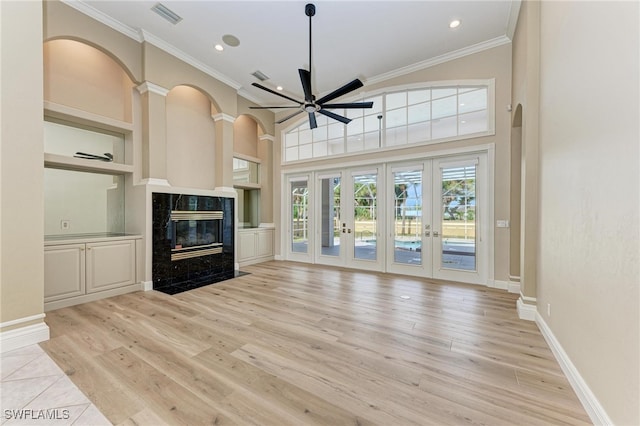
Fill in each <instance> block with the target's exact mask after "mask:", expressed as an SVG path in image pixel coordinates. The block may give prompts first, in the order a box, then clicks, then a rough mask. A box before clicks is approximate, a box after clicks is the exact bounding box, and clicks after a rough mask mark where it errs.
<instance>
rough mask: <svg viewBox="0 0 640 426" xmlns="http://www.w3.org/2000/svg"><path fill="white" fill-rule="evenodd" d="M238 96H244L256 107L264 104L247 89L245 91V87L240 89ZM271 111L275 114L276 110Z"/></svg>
mask: <svg viewBox="0 0 640 426" xmlns="http://www.w3.org/2000/svg"><path fill="white" fill-rule="evenodd" d="M238 96H242V97H243V98H245V99H246V100H248V101H251V102H253V103H254V104H256V105H260V104H261V102H262V101H261V100H260V99H258V98H256V97H255V96H253V95H252V94H251V93H249V92H247V89H245V88H244V87H241V88H240V89H238ZM270 111H274V112H275V110H270Z"/></svg>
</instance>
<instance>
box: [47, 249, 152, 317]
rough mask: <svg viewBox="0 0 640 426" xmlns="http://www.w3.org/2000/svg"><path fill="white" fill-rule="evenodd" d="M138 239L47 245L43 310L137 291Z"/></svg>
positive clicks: (138, 287)
mask: <svg viewBox="0 0 640 426" xmlns="http://www.w3.org/2000/svg"><path fill="white" fill-rule="evenodd" d="M140 241H141V240H140V239H137V238H136V239H118V240H113V241H86V242H82V243H80V242H78V243H69V242H68V241H65V242H59V243H58V242H57V243H55V244H53V243H46V244H47V245H46V246H45V248H44V302H45V310H51V309H58V308H62V307H65V306H71V305H75V304H78V303H85V302H89V301H92V300H98V299H101V298H103V297H110V296H115V295H117V294H122V293H127V292H130V291H135V290H139V289H140V286H139V285H138V283H137V280H136V244H140Z"/></svg>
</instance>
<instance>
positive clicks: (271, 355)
mask: <svg viewBox="0 0 640 426" xmlns="http://www.w3.org/2000/svg"><path fill="white" fill-rule="evenodd" d="M244 270H245V271H246V272H250V273H251V274H250V275H245V276H242V277H239V278H235V279H233V280H229V281H224V282H222V283H219V284H215V285H211V286H207V287H202V288H199V289H196V290H192V291H189V292H185V293H181V294H178V295H175V296H168V295H166V294H163V293H159V292H154V291H150V292H137V293H131V294H126V295H122V296H116V297H113V298H109V299H105V300H100V301H97V302H91V303H87V304H84V305H78V306H74V307H69V308H64V309H59V310H57V311H52V312H48V313H47V317H46V322H47V324H48V325H49V327H50V328H51V339H50V340H49V341H47V342H44V343H42V344H41V346H42V347H43V348H44V350H45V351H46V352H47V353H48V354H49V355H50V356H51V357H52V358H53V359H54V360H55V361H56V362H57V363H58V365H59V366H60V367H61V368H62V369H63V370H64V371H65V372H66V374H67V375H68V376H69V377H70V378H71V380H72V381H73V382H74V383H75V384H76V385H77V386H78V387H79V388H80V389H81V390H82V391H83V392H84V393H85V394H86V395H87V396H88V397H89V399H90V400H91V401H92V402H93V403H94V404H95V405H96V406H97V407H98V408H99V409H100V410H101V411H102V412H103V413H104V415H105V416H106V417H107V418H108V419H109V420H110V421H111V422H112V423H114V424H122V425H144V424H149V425H160V424H170V425H174V424H176V425H181V424H189V425H200V424H203V425H204V424H216V425H217V424H220V425H223V424H242V425H245V424H248V425H253V424H255V425H316V424H317V425H320V424H322V425H373V424H379V425H411V424H419V425H429V424H437V425H445V424H456V425H457V424H485V425H501V424H504V425H513V424H519V425H529V424H538V425H542V424H545V425H546V424H571V425H578V424H590V421H589V418H588V416H587V415H586V413H585V411H584V409H583V408H582V406H581V405H580V403H579V401H578V399H577V397H576V395H575V394H574V392H573V390H572V389H571V387H570V385H569V383H568V382H567V379H566V378H565V377H564V375H563V374H562V372H561V370H560V367H559V366H558V363H557V362H556V361H555V359H554V357H553V355H552V353H551V351H550V350H549V348H548V346H547V344H546V342H545V341H544V339H543V337H542V335H541V334H540V332H539V331H538V329H537V327H536V325H535V324H534V323H532V322H527V321H522V320H519V319H518V317H517V313H516V299H517V296H516V295H513V294H509V293H506V292H504V291H500V290H493V289H487V288H485V287H478V286H471V285H465V284H458V283H441V282H440V283H436V282H432V281H429V280H424V279H418V278H411V277H404V276H397V275H390V274H379V273H369V272H363V271H352V270H346V269H338V268H330V267H322V266H316V265H306V264H299V263H293V262H268V263H263V264H259V265H252V266H249V267H246V268H244ZM403 296H409V297H410V298H409V299H407V298H403Z"/></svg>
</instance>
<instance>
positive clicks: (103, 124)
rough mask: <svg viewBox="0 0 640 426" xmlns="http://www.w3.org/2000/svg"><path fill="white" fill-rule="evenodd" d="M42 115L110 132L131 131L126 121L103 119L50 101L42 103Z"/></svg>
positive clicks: (129, 124)
mask: <svg viewBox="0 0 640 426" xmlns="http://www.w3.org/2000/svg"><path fill="white" fill-rule="evenodd" d="M44 115H45V117H51V118H57V119H58V120H66V121H71V122H73V123H75V124H82V125H85V126H90V127H95V128H98V129H103V130H109V131H111V132H118V133H129V132H132V131H133V124H132V123H129V122H127V121H121V120H116V119H114V118H111V117H105V116H103V115H99V114H94V113H91V112H87V111H83V110H81V109H77V108H73V107H70V106H66V105H62V104H57V103H55V102H50V101H44Z"/></svg>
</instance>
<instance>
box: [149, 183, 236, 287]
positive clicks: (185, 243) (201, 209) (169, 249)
mask: <svg viewBox="0 0 640 426" xmlns="http://www.w3.org/2000/svg"><path fill="white" fill-rule="evenodd" d="M152 200H153V259H152V275H153V289H154V290H158V291H161V292H164V293H168V294H176V293H180V292H182V291H186V290H191V289H194V288H198V287H202V286H204V285H209V284H213V283H216V282H219V281H223V280H227V279H229V278H234V277H235V276H236V271H235V270H234V265H235V262H234V223H233V222H234V211H233V206H234V199H233V198H229V197H212V196H203V195H187V194H166V193H153V194H152Z"/></svg>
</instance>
